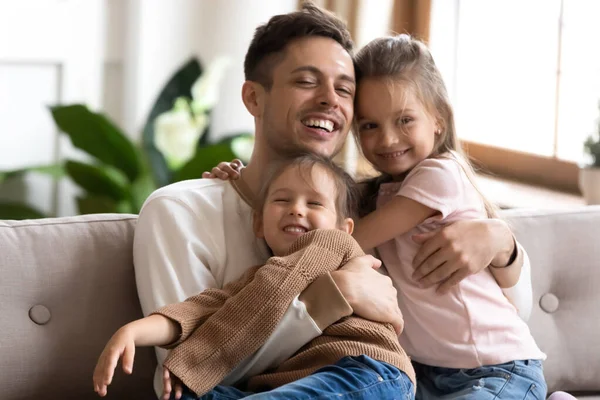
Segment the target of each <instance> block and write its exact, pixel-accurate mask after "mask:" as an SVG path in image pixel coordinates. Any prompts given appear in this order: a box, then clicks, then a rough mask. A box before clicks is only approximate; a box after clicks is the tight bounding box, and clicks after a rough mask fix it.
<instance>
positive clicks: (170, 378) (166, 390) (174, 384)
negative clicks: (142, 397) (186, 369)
mask: <svg viewBox="0 0 600 400" xmlns="http://www.w3.org/2000/svg"><path fill="white" fill-rule="evenodd" d="M173 388H175V400H179V399H180V398H181V396H182V394H183V386H182V384H181V381H180V380H179V378H177V377H176V376H174V375H173V374H171V371H169V370H168V369H167V368H165V367H163V397H162V398H163V400H169V399H170V398H171V391H172V390H173Z"/></svg>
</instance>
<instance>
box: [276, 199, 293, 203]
mask: <svg viewBox="0 0 600 400" xmlns="http://www.w3.org/2000/svg"><path fill="white" fill-rule="evenodd" d="M288 201H289V200H288V199H284V198H277V199H274V200H273V203H287V202H288Z"/></svg>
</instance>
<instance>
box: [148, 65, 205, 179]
mask: <svg viewBox="0 0 600 400" xmlns="http://www.w3.org/2000/svg"><path fill="white" fill-rule="evenodd" d="M201 74H202V66H201V65H200V62H199V61H198V60H197V59H196V58H192V59H190V60H189V61H188V62H186V63H185V64H184V65H182V66H181V68H179V69H178V70H177V72H176V73H175V75H173V77H172V78H171V79H170V80H169V81H168V82H167V84H166V85H165V86H164V87H163V89H162V90H161V91H160V94H159V95H158V97H157V99H156V102H155V103H154V106H153V107H152V110H150V114H149V115H148V118H147V119H146V124H145V125H144V131H143V133H142V144H143V147H144V151H145V152H146V153H147V155H148V161H149V162H150V165H151V169H152V175H153V176H154V179H155V181H156V184H157V185H158V186H165V185H168V184H169V183H171V179H172V176H171V172H170V170H169V167H168V166H167V162H166V161H165V158H164V157H163V155H162V153H161V152H160V151H158V150H157V149H156V147H155V146H154V120H156V117H158V116H159V115H160V114H162V113H164V112H166V111H169V110H170V109H171V108H173V104H174V103H175V99H177V98H178V97H182V96H183V97H188V98H191V97H192V91H191V90H192V85H193V84H194V82H196V80H197V79H198V77H200V75H201Z"/></svg>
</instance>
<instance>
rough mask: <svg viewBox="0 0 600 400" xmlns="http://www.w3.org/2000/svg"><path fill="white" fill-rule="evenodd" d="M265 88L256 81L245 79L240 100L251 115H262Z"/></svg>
mask: <svg viewBox="0 0 600 400" xmlns="http://www.w3.org/2000/svg"><path fill="white" fill-rule="evenodd" d="M264 94H265V89H264V88H263V86H262V85H261V84H260V83H258V82H253V81H246V82H244V84H243V85H242V101H243V102H244V105H245V106H246V109H247V110H248V112H249V113H250V114H252V116H253V117H255V118H257V117H260V116H262V112H263V111H262V110H263V102H264Z"/></svg>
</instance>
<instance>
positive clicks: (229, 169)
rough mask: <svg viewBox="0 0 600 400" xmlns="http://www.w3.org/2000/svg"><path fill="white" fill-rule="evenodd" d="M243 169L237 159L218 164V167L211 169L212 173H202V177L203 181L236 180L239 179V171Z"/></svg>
mask: <svg viewBox="0 0 600 400" xmlns="http://www.w3.org/2000/svg"><path fill="white" fill-rule="evenodd" d="M242 168H244V164H242V161H241V160H238V159H237V158H236V159H235V160H233V161H232V162H230V163H229V162H226V161H223V162H220V163H219V165H217V166H216V167H214V168H213V169H212V172H203V173H202V177H203V178H205V179H214V178H219V179H221V180H224V181H226V180H229V179H231V180H236V179H238V178H239V177H240V171H241V170H242Z"/></svg>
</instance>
